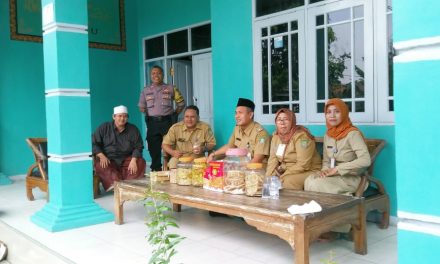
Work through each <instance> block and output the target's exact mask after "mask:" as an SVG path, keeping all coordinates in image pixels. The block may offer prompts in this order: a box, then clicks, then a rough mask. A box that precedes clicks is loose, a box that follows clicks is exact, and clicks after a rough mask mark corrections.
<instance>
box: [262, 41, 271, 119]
mask: <svg viewBox="0 0 440 264" xmlns="http://www.w3.org/2000/svg"><path fill="white" fill-rule="evenodd" d="M261 58H262V60H263V61H262V73H261V75H262V80H261V81H262V83H263V102H269V75H268V74H269V65H268V64H269V62H268V56H267V39H265V40H262V41H261ZM267 111H269V110H267Z"/></svg>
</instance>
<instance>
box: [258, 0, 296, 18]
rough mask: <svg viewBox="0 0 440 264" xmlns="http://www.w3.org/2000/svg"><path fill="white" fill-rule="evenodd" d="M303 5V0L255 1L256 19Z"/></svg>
mask: <svg viewBox="0 0 440 264" xmlns="http://www.w3.org/2000/svg"><path fill="white" fill-rule="evenodd" d="M303 5H304V0H256V9H257V10H256V12H255V13H256V14H257V17H259V16H264V15H268V14H272V13H276V12H280V11H283V10H287V9H291V8H295V7H299V6H303Z"/></svg>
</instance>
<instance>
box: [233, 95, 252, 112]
mask: <svg viewBox="0 0 440 264" xmlns="http://www.w3.org/2000/svg"><path fill="white" fill-rule="evenodd" d="M238 106H246V107H249V108H250V109H252V112H253V111H254V110H255V104H254V102H252V101H251V100H249V99H246V98H238V102H237V107H238Z"/></svg>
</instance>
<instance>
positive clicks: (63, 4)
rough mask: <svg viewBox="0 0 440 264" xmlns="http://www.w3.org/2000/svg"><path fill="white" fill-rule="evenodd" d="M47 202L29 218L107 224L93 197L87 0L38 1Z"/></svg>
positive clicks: (61, 225)
mask: <svg viewBox="0 0 440 264" xmlns="http://www.w3.org/2000/svg"><path fill="white" fill-rule="evenodd" d="M42 7H43V8H42V10H43V52H44V74H45V94H46V120H47V138H48V155H49V202H48V203H47V204H46V205H45V207H44V208H43V209H42V210H41V211H39V212H37V213H36V214H35V215H33V216H32V217H31V220H32V221H33V222H34V223H35V224H37V225H39V226H41V227H43V228H45V229H47V230H49V231H61V230H65V229H71V228H76V227H80V226H86V225H92V224H97V223H102V222H108V221H111V220H112V219H113V215H112V214H111V213H109V212H107V211H105V210H104V209H102V208H101V207H99V206H98V205H97V204H96V203H95V202H94V201H93V191H92V190H93V170H92V159H91V157H90V155H91V133H92V131H91V118H90V88H89V87H90V84H89V53H88V52H89V48H88V35H87V21H88V19H87V0H75V1H70V0H42Z"/></svg>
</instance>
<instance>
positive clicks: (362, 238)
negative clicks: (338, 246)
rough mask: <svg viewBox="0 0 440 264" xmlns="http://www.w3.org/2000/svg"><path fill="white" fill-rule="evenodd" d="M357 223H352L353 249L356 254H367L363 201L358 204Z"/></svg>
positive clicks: (365, 218)
mask: <svg viewBox="0 0 440 264" xmlns="http://www.w3.org/2000/svg"><path fill="white" fill-rule="evenodd" d="M358 210H359V213H358V217H359V219H358V224H357V225H353V240H354V251H355V252H356V253H357V254H361V255H365V254H367V217H366V214H365V203H364V202H362V203H360V204H359V205H358Z"/></svg>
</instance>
